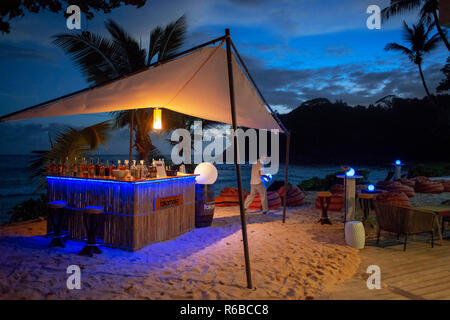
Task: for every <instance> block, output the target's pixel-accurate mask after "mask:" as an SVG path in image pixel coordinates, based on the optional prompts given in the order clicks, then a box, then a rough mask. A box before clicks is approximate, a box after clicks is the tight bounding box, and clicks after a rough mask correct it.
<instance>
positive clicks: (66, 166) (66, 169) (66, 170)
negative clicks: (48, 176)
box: [63, 157, 70, 177]
mask: <svg viewBox="0 0 450 320" xmlns="http://www.w3.org/2000/svg"><path fill="white" fill-rule="evenodd" d="M69 170H70V165H69V157H66V160H64V164H63V175H64V176H65V177H70V173H69V172H70V171H69Z"/></svg>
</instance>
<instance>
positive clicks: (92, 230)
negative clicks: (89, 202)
mask: <svg viewBox="0 0 450 320" xmlns="http://www.w3.org/2000/svg"><path fill="white" fill-rule="evenodd" d="M103 212H104V210H103V208H102V207H84V208H83V220H84V226H85V228H86V233H87V241H86V245H85V246H84V248H83V249H82V250H81V251H80V252H79V253H78V254H79V255H80V256H89V257H92V256H93V254H94V253H96V254H100V253H102V251H101V250H100V249H99V248H98V244H97V242H96V241H95V237H96V233H97V227H98V225H99V217H100V215H102V214H103Z"/></svg>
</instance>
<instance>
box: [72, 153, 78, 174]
mask: <svg viewBox="0 0 450 320" xmlns="http://www.w3.org/2000/svg"><path fill="white" fill-rule="evenodd" d="M72 176H73V177H76V176H78V164H77V157H75V161H74V162H73V166H72Z"/></svg>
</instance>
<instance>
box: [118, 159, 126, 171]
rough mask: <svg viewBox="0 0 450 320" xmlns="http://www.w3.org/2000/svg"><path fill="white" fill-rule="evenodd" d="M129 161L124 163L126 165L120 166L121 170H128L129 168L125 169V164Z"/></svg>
mask: <svg viewBox="0 0 450 320" xmlns="http://www.w3.org/2000/svg"><path fill="white" fill-rule="evenodd" d="M126 161H127V160H125V161H124V163H123V164H122V165H121V166H120V170H127V169H128V168H127V167H125V163H126Z"/></svg>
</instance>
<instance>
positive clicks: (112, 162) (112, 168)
mask: <svg viewBox="0 0 450 320" xmlns="http://www.w3.org/2000/svg"><path fill="white" fill-rule="evenodd" d="M115 169H116V166H115V165H114V160H113V161H111V167H109V174H110V176H111V178H114V174H113V171H114V170H115Z"/></svg>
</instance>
